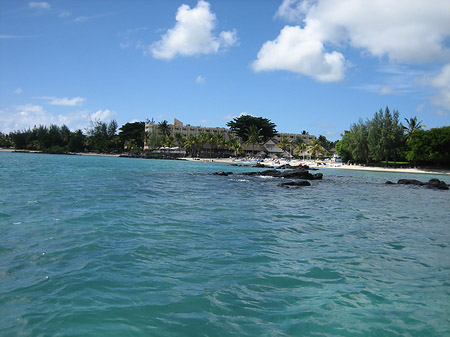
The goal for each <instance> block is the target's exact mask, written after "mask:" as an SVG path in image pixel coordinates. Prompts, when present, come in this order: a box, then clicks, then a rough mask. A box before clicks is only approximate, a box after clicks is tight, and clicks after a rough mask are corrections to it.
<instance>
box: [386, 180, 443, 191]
mask: <svg viewBox="0 0 450 337" xmlns="http://www.w3.org/2000/svg"><path fill="white" fill-rule="evenodd" d="M386 184H388V185H392V184H394V183H393V182H392V181H386ZM397 184H399V185H415V186H425V187H427V188H433V189H438V190H448V189H449V187H448V185H447V184H446V183H445V182H444V181H442V180H439V179H435V178H433V179H430V180H428V182H423V181H419V180H416V179H399V180H398V181H397Z"/></svg>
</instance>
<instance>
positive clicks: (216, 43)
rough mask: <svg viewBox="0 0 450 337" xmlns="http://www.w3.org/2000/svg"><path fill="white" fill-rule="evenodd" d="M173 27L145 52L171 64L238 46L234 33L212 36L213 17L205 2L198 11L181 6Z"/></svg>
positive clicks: (215, 21) (201, 0) (201, 3)
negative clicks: (173, 61) (176, 58)
mask: <svg viewBox="0 0 450 337" xmlns="http://www.w3.org/2000/svg"><path fill="white" fill-rule="evenodd" d="M176 21H177V22H176V24H175V27H173V28H171V29H169V30H168V31H167V32H166V33H165V34H164V35H163V36H162V38H161V40H160V41H157V42H154V43H153V44H152V45H151V46H150V47H148V48H147V50H146V53H151V54H152V55H153V57H154V58H158V59H164V60H171V59H173V58H174V57H176V56H177V55H180V56H194V55H200V54H214V53H217V52H219V50H220V49H223V48H227V47H230V46H233V45H236V44H237V34H236V31H235V30H233V31H223V32H221V33H220V34H219V35H218V36H215V35H214V34H213V31H214V29H215V28H216V23H217V20H216V15H215V14H214V13H212V12H211V11H210V5H209V3H208V2H206V1H203V0H200V1H199V2H198V4H197V7H195V8H192V9H191V8H190V7H189V6H188V5H181V6H180V7H179V8H178V11H177V15H176Z"/></svg>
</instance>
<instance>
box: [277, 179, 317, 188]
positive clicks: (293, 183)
mask: <svg viewBox="0 0 450 337" xmlns="http://www.w3.org/2000/svg"><path fill="white" fill-rule="evenodd" d="M278 186H280V187H291V186H293V187H299V186H311V183H310V182H309V181H301V180H297V181H288V182H285V183H281V184H278Z"/></svg>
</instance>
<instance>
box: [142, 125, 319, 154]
mask: <svg viewBox="0 0 450 337" xmlns="http://www.w3.org/2000/svg"><path fill="white" fill-rule="evenodd" d="M169 128H170V130H171V132H172V135H175V134H176V133H180V134H181V135H182V136H183V137H187V136H189V135H198V134H200V133H211V134H215V133H222V134H223V135H224V138H225V139H231V138H232V137H233V132H232V131H231V130H230V129H227V128H220V127H215V128H212V127H204V126H191V125H189V124H187V125H184V124H183V122H181V121H179V120H178V119H176V118H174V120H173V124H169ZM145 132H146V133H147V134H155V133H156V134H157V135H158V136H161V131H160V129H159V124H158V123H147V124H145ZM282 137H286V138H287V139H288V140H289V142H291V143H295V142H296V141H297V139H299V138H301V139H303V141H304V142H305V143H311V142H312V140H313V139H315V138H316V137H315V136H312V135H308V134H305V135H304V134H297V133H282V132H281V133H278V134H277V135H276V136H275V137H274V138H273V139H269V140H268V141H267V142H266V143H264V144H263V145H260V146H257V150H258V151H265V152H267V153H281V152H283V150H281V149H280V148H279V147H278V146H277V144H278V142H279V141H280V139H281V138H282ZM147 149H148V146H147V144H145V143H144V150H147ZM245 149H246V151H249V150H250V149H251V147H250V146H246V147H245ZM255 150H256V149H255Z"/></svg>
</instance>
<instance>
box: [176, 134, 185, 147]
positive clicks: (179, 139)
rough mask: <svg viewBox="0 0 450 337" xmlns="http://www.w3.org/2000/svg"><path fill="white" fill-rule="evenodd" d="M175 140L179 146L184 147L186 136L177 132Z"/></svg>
mask: <svg viewBox="0 0 450 337" xmlns="http://www.w3.org/2000/svg"><path fill="white" fill-rule="evenodd" d="M175 142H176V143H177V145H178V146H180V147H184V137H183V135H182V134H181V133H180V132H177V133H175Z"/></svg>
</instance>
